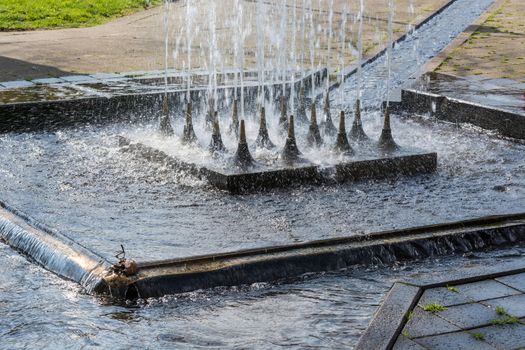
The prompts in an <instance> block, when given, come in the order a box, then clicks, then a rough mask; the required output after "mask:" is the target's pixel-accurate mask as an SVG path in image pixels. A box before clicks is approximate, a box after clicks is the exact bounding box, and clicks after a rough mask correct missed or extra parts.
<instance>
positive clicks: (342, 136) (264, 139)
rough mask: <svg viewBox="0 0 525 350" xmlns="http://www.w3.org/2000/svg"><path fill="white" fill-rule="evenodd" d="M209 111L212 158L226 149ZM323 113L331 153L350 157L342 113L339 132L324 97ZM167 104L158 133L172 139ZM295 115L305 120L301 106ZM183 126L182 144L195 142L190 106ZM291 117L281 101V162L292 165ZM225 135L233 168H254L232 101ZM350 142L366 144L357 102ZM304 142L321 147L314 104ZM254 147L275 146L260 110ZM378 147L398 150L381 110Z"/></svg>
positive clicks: (213, 114)
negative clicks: (233, 139)
mask: <svg viewBox="0 0 525 350" xmlns="http://www.w3.org/2000/svg"><path fill="white" fill-rule="evenodd" d="M211 111H212V109H210V112H208V114H207V116H206V122H207V124H211V126H212V135H211V141H210V144H209V147H208V148H209V151H210V152H211V153H212V154H213V155H217V154H221V153H226V152H227V150H226V147H225V146H224V143H223V142H222V137H221V132H220V128H219V119H218V114H217V111H214V112H211ZM324 111H325V115H326V118H325V120H324V121H323V122H322V123H321V126H322V127H323V128H324V130H325V133H326V134H330V135H334V134H336V142H335V144H334V146H333V150H334V152H337V153H340V154H343V155H347V156H350V155H353V154H354V151H353V149H352V147H351V146H350V143H349V142H348V137H347V133H346V126H345V113H344V112H343V111H341V112H340V118H339V128H338V129H336V128H335V126H334V125H333V122H332V118H331V115H330V105H329V98H328V94H327V95H326V98H325V106H324ZM168 112H169V111H168V104H167V99H166V98H165V99H164V101H163V113H162V116H161V120H160V131H161V133H162V134H163V135H165V136H172V135H173V134H174V132H173V128H172V127H171V123H170V120H169V113H168ZM297 112H298V115H299V116H301V117H302V119H306V118H305V116H304V114H305V112H304V105H303V107H302V108H298V111H297ZM185 116H186V117H185V123H184V129H183V132H182V142H183V143H185V144H192V143H195V142H196V141H197V136H196V135H195V131H194V129H193V121H192V104H191V103H188V104H187V106H186V113H185ZM294 124H295V123H294V116H293V115H291V116H290V117H289V118H288V117H287V114H286V102H285V100H284V98H281V116H280V118H279V125H280V127H281V129H282V131H283V132H284V131H286V130H287V132H288V135H287V138H286V142H285V145H284V148H283V149H282V151H281V153H280V154H281V158H282V160H283V161H285V162H288V163H290V162H295V161H297V160H299V159H300V156H301V152H300V151H299V149H298V147H297V142H296V139H295V125H294ZM229 132H230V133H234V134H235V135H236V136H237V137H238V140H239V143H238V146H237V151H236V152H235V155H234V157H233V162H234V164H235V165H237V166H240V167H249V166H252V165H253V164H254V160H253V157H252V156H251V154H250V151H249V148H248V144H247V141H246V129H245V125H244V120H240V121H239V117H238V111H237V101H236V100H234V103H233V109H232V121H231V124H230V127H229ZM348 136H349V137H350V138H351V139H352V140H355V141H358V142H362V141H366V142H368V141H369V138H368V137H367V135H366V134H365V132H364V130H363V127H362V122H361V107H360V102H359V100H358V101H357V102H356V109H355V118H354V123H353V125H352V129H351V130H350V133H349V135H348ZM306 141H307V144H308V146H310V147H320V146H321V145H322V144H323V139H322V137H321V133H320V130H319V125H318V123H317V115H316V106H315V103H313V105H312V107H311V117H310V121H309V128H308V133H307V137H306ZM255 143H256V146H257V147H258V148H265V149H273V148H275V144H274V143H273V142H272V141H271V140H270V136H269V134H268V129H267V125H266V113H265V108H264V107H261V117H260V125H259V133H258V135H257V139H256V141H255ZM378 147H379V149H380V150H382V151H386V152H388V151H393V150H395V149H397V148H398V146H397V144H396V143H395V141H394V139H393V137H392V132H391V129H390V114H389V111H388V108H385V111H384V124H383V130H382V132H381V136H380V139H379V142H378Z"/></svg>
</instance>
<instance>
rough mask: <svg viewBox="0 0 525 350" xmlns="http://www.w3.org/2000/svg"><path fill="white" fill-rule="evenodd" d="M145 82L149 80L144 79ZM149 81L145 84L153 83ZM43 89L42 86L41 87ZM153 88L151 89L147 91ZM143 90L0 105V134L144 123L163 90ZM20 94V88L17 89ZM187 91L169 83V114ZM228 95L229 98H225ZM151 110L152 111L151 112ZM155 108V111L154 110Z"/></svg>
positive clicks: (249, 85) (199, 97)
mask: <svg viewBox="0 0 525 350" xmlns="http://www.w3.org/2000/svg"><path fill="white" fill-rule="evenodd" d="M326 75H327V70H326V68H322V69H320V70H317V71H315V72H309V73H306V74H305V75H304V77H302V78H299V79H296V80H295V83H294V85H295V89H296V91H298V90H299V87H300V86H301V84H303V86H304V87H305V90H306V91H308V90H310V89H311V88H312V79H313V80H314V83H315V84H316V85H319V84H320V83H321V82H322V81H323V79H325V78H326ZM148 82H149V81H148ZM155 82H156V81H155V80H153V81H151V82H149V83H155ZM42 88H43V89H45V88H46V87H42ZM237 89H238V88H236V87H234V86H233V85H223V86H219V87H218V88H217V95H218V98H217V107H218V108H224V107H226V105H225V102H226V101H227V102H230V101H231V100H232V98H231V96H234V91H236V90H237ZM151 90H153V92H149V91H151ZM258 90H259V86H258V85H257V84H256V83H254V82H246V86H245V87H244V91H245V100H244V102H245V106H246V108H250V107H251V106H252V105H253V101H254V99H255V97H256V96H257V94H258ZM142 91H144V92H140V93H137V92H132V93H130V92H126V91H120V92H118V93H102V94H100V95H99V96H89V97H81V98H70V99H62V100H54V101H35V102H20V103H6V104H0V117H1V118H0V133H5V132H28V131H42V130H59V129H60V128H64V127H71V126H78V125H81V124H107V123H118V122H148V121H151V120H153V119H155V118H158V116H159V115H160V113H161V111H162V103H163V98H164V95H165V92H164V91H163V89H162V88H159V86H157V87H156V89H154V88H152V87H151V86H149V85H147V84H146V85H144V86H143V87H142ZM282 91H283V88H282V83H280V82H279V83H275V84H266V85H265V94H266V98H270V97H271V96H274V97H275V98H277V97H278V96H280V95H281V94H282ZM18 93H20V94H23V93H24V92H23V89H20V90H18ZM206 93H207V88H206V87H193V88H192V89H191V91H190V98H191V100H192V101H194V102H195V103H194V104H195V107H196V108H197V109H198V108H201V103H202V101H204V100H205V97H206ZM186 94H187V91H186V89H184V88H183V87H180V86H175V87H172V86H169V87H168V91H167V96H168V101H169V106H170V114H171V115H172V116H174V117H177V116H180V115H182V111H183V106H184V105H185V100H186ZM285 95H286V96H290V84H289V83H287V87H286V91H285ZM227 96H230V97H229V98H226V97H227ZM152 111H153V113H152ZM155 111H156V112H155Z"/></svg>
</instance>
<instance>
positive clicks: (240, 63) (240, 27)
mask: <svg viewBox="0 0 525 350" xmlns="http://www.w3.org/2000/svg"><path fill="white" fill-rule="evenodd" d="M237 31H238V35H236V37H237V40H238V45H239V49H238V56H237V67H238V69H239V74H240V85H241V86H240V90H241V94H240V95H241V100H240V103H241V119H244V11H243V2H242V1H240V2H239V3H238V6H237Z"/></svg>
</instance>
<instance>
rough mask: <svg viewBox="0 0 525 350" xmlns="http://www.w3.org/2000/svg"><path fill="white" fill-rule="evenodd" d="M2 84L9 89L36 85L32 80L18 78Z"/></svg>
mask: <svg viewBox="0 0 525 350" xmlns="http://www.w3.org/2000/svg"><path fill="white" fill-rule="evenodd" d="M2 85H3V86H4V87H6V88H8V89H19V88H25V87H30V86H34V85H35V84H33V83H32V82H30V81H27V80H16V81H3V82H2Z"/></svg>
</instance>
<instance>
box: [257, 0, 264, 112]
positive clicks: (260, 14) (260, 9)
mask: <svg viewBox="0 0 525 350" xmlns="http://www.w3.org/2000/svg"><path fill="white" fill-rule="evenodd" d="M255 16H256V28H255V30H256V37H257V42H256V51H255V61H256V64H257V82H258V89H257V105H258V106H263V101H264V90H263V89H264V88H263V86H264V16H265V15H264V5H263V3H262V0H257V4H256V14H255Z"/></svg>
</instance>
